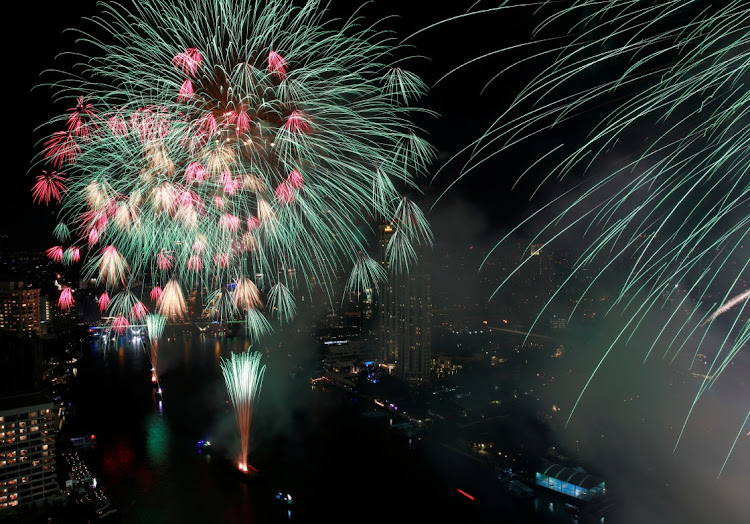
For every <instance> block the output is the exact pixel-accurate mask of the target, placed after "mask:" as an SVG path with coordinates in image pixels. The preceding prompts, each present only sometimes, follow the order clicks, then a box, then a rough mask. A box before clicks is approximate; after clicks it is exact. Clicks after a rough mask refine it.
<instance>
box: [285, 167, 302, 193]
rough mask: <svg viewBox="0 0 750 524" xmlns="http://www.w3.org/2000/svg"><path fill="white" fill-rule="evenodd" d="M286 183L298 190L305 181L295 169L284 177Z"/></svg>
mask: <svg viewBox="0 0 750 524" xmlns="http://www.w3.org/2000/svg"><path fill="white" fill-rule="evenodd" d="M286 181H287V182H289V185H290V186H292V187H293V188H294V189H300V188H301V187H302V184H304V182H305V179H304V178H303V177H302V175H301V174H300V172H299V171H297V170H296V169H292V172H291V173H289V176H288V177H286Z"/></svg>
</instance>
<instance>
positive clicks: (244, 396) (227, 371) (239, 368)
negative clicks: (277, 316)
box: [221, 351, 266, 472]
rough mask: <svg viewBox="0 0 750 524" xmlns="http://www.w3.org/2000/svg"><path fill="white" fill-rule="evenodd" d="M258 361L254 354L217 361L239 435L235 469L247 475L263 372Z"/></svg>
mask: <svg viewBox="0 0 750 524" xmlns="http://www.w3.org/2000/svg"><path fill="white" fill-rule="evenodd" d="M260 359H261V354H260V353H258V352H257V351H256V352H247V353H239V354H237V353H232V355H231V357H230V358H229V359H224V358H222V359H221V371H222V373H223V375H224V381H225V383H226V386H227V392H228V393H229V398H230V400H231V401H232V405H233V406H234V416H235V420H236V422H237V429H238V430H239V434H240V447H241V451H240V456H239V457H238V459H237V467H238V468H239V469H240V470H241V471H244V472H247V471H248V464H247V453H248V444H249V440H250V427H251V423H252V419H253V410H254V409H255V403H256V401H257V399H258V395H260V389H261V386H262V385H263V376H264V375H265V372H266V366H265V365H263V366H261V365H260Z"/></svg>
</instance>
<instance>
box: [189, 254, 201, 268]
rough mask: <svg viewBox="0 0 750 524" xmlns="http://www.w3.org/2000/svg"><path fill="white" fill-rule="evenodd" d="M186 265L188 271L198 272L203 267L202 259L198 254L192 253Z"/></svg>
mask: <svg viewBox="0 0 750 524" xmlns="http://www.w3.org/2000/svg"><path fill="white" fill-rule="evenodd" d="M187 267H188V269H189V270H190V271H195V272H198V271H200V270H201V268H202V267H203V259H202V258H201V257H199V256H198V255H192V256H191V257H190V258H188V260H187Z"/></svg>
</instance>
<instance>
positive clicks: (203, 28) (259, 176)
mask: <svg viewBox="0 0 750 524" xmlns="http://www.w3.org/2000/svg"><path fill="white" fill-rule="evenodd" d="M326 9H327V8H326V5H325V4H324V3H323V2H320V1H318V0H308V1H306V2H302V3H297V2H292V1H291V0H258V1H252V2H251V1H247V0H239V1H228V0H219V1H217V2H204V1H202V0H188V1H186V2H179V3H174V2H166V1H158V0H149V1H145V2H138V3H137V5H136V6H135V8H134V10H133V11H130V12H129V11H127V10H125V8H123V7H122V6H121V5H120V4H115V3H111V4H108V3H103V4H101V13H100V15H98V16H97V17H95V18H94V19H93V21H94V26H95V27H94V29H93V31H94V32H95V33H96V34H91V35H88V34H87V35H86V37H84V38H82V40H85V41H86V42H87V43H88V44H89V45H90V46H92V48H93V50H94V51H95V52H93V53H92V54H91V56H87V57H86V59H85V61H84V63H83V64H81V65H82V71H83V74H82V75H71V76H69V77H67V78H63V79H61V80H59V81H55V82H54V83H53V84H52V87H53V88H54V89H55V90H56V92H57V94H58V95H59V97H60V98H61V99H67V100H69V104H70V105H69V107H70V110H69V111H68V113H67V114H66V115H65V117H64V118H57V119H54V120H52V121H51V122H50V124H51V125H57V126H58V129H55V130H54V132H53V133H52V135H51V137H49V138H48V139H45V140H44V142H43V147H42V150H41V153H40V155H39V157H38V163H37V164H36V165H39V164H50V165H51V166H52V167H54V169H55V171H48V172H49V173H51V174H47V172H45V173H44V174H42V175H40V176H39V177H38V179H37V184H36V185H35V186H34V190H33V197H34V199H35V200H36V201H37V202H39V203H43V204H48V203H50V202H53V201H57V200H59V201H61V210H60V216H61V218H62V221H61V222H60V225H58V227H57V228H56V230H55V233H56V235H57V236H58V238H60V239H61V240H60V241H61V242H70V243H71V244H72V245H74V246H75V247H76V248H77V249H79V250H80V255H78V256H80V257H81V258H82V259H83V260H84V273H85V274H86V275H85V276H87V277H89V276H92V277H96V278H97V279H98V281H99V282H100V283H101V284H102V285H104V286H105V287H106V290H107V292H108V293H110V294H112V295H114V294H115V293H116V292H117V291H118V289H125V290H126V291H128V292H132V293H134V294H137V295H139V296H140V294H141V293H144V292H145V293H148V289H149V287H150V288H152V289H154V290H155V289H163V294H159V293H157V296H154V292H153V291H152V292H151V298H152V301H155V302H156V312H157V313H160V314H162V315H165V316H167V317H168V318H170V319H176V318H184V317H185V314H186V305H185V296H197V297H198V300H199V301H200V302H201V303H203V304H206V305H208V304H209V302H210V300H209V299H210V297H212V296H213V295H212V293H214V292H215V290H216V289H226V286H229V285H231V284H233V283H234V284H236V289H235V290H234V294H233V299H234V305H235V308H234V309H235V311H234V312H233V314H234V315H235V316H236V317H237V318H245V319H251V320H248V323H249V329H251V330H253V331H254V332H256V333H260V332H263V331H265V324H263V323H262V322H258V321H257V315H256V314H255V312H263V311H267V310H268V309H267V308H264V301H265V300H266V298H267V296H268V293H269V292H271V291H273V290H275V291H273V293H272V295H271V300H272V301H273V302H274V307H273V309H272V311H273V312H275V313H277V314H278V315H280V316H285V315H293V314H294V311H295V308H294V307H293V296H294V293H295V291H296V287H297V286H298V284H299V283H298V282H297V281H296V280H285V281H284V282H283V286H284V288H283V289H282V288H281V287H275V286H277V285H278V284H279V282H275V281H273V279H272V278H271V275H281V274H285V271H287V270H292V271H294V272H295V273H296V274H300V275H306V276H309V277H311V278H314V279H315V281H316V283H317V284H316V287H319V288H321V289H320V292H322V293H324V294H326V295H330V293H331V292H332V290H333V285H332V284H333V279H334V276H335V275H337V274H339V273H340V272H341V270H344V269H349V268H350V267H351V266H354V265H355V263H356V262H357V260H358V258H357V257H358V253H359V252H363V251H366V248H367V245H366V239H365V238H364V237H363V236H362V235H361V234H360V233H359V229H360V227H359V226H360V225H362V224H368V223H370V224H374V223H375V222H376V221H378V220H386V221H394V220H397V219H398V216H399V215H400V214H402V210H403V208H404V206H405V203H404V201H403V200H402V199H401V198H400V196H399V194H398V192H397V190H396V189H395V186H394V183H393V182H392V180H396V181H398V182H399V183H400V184H402V185H404V186H405V188H407V189H413V188H416V187H417V183H416V180H417V177H419V176H421V175H423V174H425V172H426V169H427V166H428V165H429V164H430V163H431V161H432V160H433V158H434V150H433V149H432V148H431V147H430V146H429V145H427V143H426V142H425V141H424V140H422V139H420V138H418V133H419V132H420V130H419V129H418V128H417V127H416V126H415V125H413V124H412V116H413V114H414V113H415V111H419V110H418V109H415V106H414V102H415V101H416V100H417V99H418V98H419V96H421V95H422V94H423V93H424V84H423V83H422V82H421V81H420V80H419V79H418V78H417V77H416V76H415V75H414V74H412V73H409V72H408V71H406V70H404V69H403V68H402V64H398V65H397V61H398V57H397V55H398V54H399V53H400V52H401V51H402V48H401V47H399V46H395V45H394V46H391V45H390V43H389V42H392V41H393V39H392V36H393V35H392V34H391V33H389V32H388V31H385V30H381V29H379V28H378V26H377V24H376V25H374V26H373V25H370V24H362V23H361V19H360V18H359V17H358V16H354V17H352V18H351V19H349V20H346V21H343V22H341V23H340V26H339V27H334V24H333V23H331V22H327V21H325V15H326V12H327V11H326ZM56 74H59V73H56ZM61 123H63V124H64V129H62V130H60V129H59V124H61ZM35 167H36V166H35ZM60 171H64V173H65V177H66V178H64V177H63V176H62V175H61V174H57V173H58V172H60ZM417 218H418V219H417V220H416V221H404V222H402V223H400V226H399V228H400V229H402V230H403V234H402V235H401V239H400V240H402V241H401V242H399V243H398V245H394V246H393V248H392V249H391V250H390V251H389V255H390V256H391V257H392V258H393V259H394V260H396V259H397V260H398V261H399V263H398V264H396V263H394V264H392V265H393V267H400V268H404V267H405V266H406V265H408V264H411V263H413V262H414V257H413V256H411V253H413V251H414V250H413V247H412V246H411V245H410V243H412V242H425V241H427V240H428V238H429V237H428V236H425V231H426V230H427V226H426V220H424V216H423V215H421V213H420V214H419V216H418V217H417ZM53 249H54V252H53V255H51V256H54V258H55V259H56V260H57V259H58V258H60V256H59V250H58V249H57V247H56V248H53ZM61 249H64V247H61ZM71 253H72V252H71ZM76 253H79V251H76ZM61 260H62V259H61ZM66 261H71V262H72V261H73V258H72V257H69V258H68V259H66ZM256 274H264V275H268V277H267V278H266V280H265V283H264V287H263V288H261V289H259V288H257V287H256V285H255V283H254V277H255V275H256ZM365 274H366V273H363V272H362V271H359V270H357V271H356V275H365ZM144 287H145V288H146V289H145V291H144V290H143V288H144ZM308 287H309V286H308ZM102 303H103V302H101V301H100V305H101V304H102ZM251 310H252V311H253V313H251ZM197 314H199V312H197ZM144 315H145V311H144V310H142V309H141V308H140V307H139V308H137V309H135V310H132V311H131V312H129V313H123V314H122V315H121V316H123V317H125V318H127V319H128V320H129V321H130V322H131V323H132V322H133V321H138V318H139V317H142V316H144ZM113 316H117V315H113ZM289 319H290V317H289V318H283V319H282V320H289ZM261 326H262V327H261Z"/></svg>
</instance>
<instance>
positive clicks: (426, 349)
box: [378, 224, 432, 382]
mask: <svg viewBox="0 0 750 524" xmlns="http://www.w3.org/2000/svg"><path fill="white" fill-rule="evenodd" d="M394 233H395V226H393V225H392V224H381V225H379V226H378V257H379V258H378V260H379V261H380V263H381V264H383V266H384V267H385V269H386V270H389V269H390V268H389V267H388V262H387V260H386V257H385V250H386V246H387V245H388V241H389V240H390V239H391V237H392V236H393V234H394ZM416 251H417V255H418V260H417V263H416V264H414V265H412V267H410V268H409V271H408V272H401V273H395V272H392V271H389V278H388V280H387V281H386V282H384V283H383V284H382V285H381V288H380V293H379V295H380V296H379V300H378V317H379V324H378V345H379V349H380V357H381V361H382V362H383V363H385V364H387V365H391V364H392V365H393V366H394V373H395V374H396V376H398V377H400V378H403V379H406V380H409V381H415V382H422V381H427V380H429V378H430V363H431V357H432V331H431V324H432V323H431V318H430V315H431V309H432V305H431V289H430V262H429V252H428V249H425V248H420V247H417V248H416Z"/></svg>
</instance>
